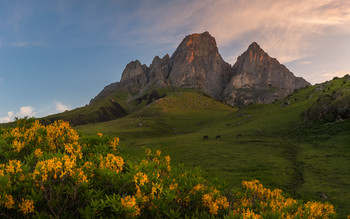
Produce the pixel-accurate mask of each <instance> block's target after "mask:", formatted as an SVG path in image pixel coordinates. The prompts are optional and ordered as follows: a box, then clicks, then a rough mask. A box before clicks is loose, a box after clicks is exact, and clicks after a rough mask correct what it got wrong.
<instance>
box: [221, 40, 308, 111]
mask: <svg viewBox="0 0 350 219" xmlns="http://www.w3.org/2000/svg"><path fill="white" fill-rule="evenodd" d="M232 71H233V77H232V78H231V80H230V82H229V83H228V84H227V86H226V88H225V90H224V93H223V99H224V101H225V102H227V103H228V104H230V105H247V104H250V103H271V102H273V101H274V100H275V99H279V98H281V97H284V96H287V95H288V94H290V93H292V92H293V91H294V90H295V89H299V88H302V87H305V86H307V85H310V84H309V83H308V82H307V81H306V80H304V79H303V78H298V77H295V76H294V74H293V73H292V72H290V71H289V70H288V69H287V68H286V67H285V66H284V65H282V64H280V63H279V62H278V61H277V59H274V58H271V57H270V56H269V55H268V54H267V53H265V52H264V50H262V49H261V48H260V46H259V45H258V44H257V43H255V42H254V43H252V44H251V45H250V46H249V48H248V50H247V51H245V52H244V53H243V54H242V55H241V56H239V57H238V58H237V62H236V63H235V64H234V65H233V67H232Z"/></svg>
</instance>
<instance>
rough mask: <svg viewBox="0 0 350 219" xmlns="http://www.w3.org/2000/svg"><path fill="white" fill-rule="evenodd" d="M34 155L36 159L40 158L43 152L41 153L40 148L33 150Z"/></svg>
mask: <svg viewBox="0 0 350 219" xmlns="http://www.w3.org/2000/svg"><path fill="white" fill-rule="evenodd" d="M34 155H35V156H36V157H41V156H42V155H43V151H42V150H41V149H40V148H38V149H35V151H34Z"/></svg>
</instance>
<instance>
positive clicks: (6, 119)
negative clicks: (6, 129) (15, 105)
mask: <svg viewBox="0 0 350 219" xmlns="http://www.w3.org/2000/svg"><path fill="white" fill-rule="evenodd" d="M13 119H14V116H13V112H12V111H10V112H8V113H7V116H5V117H1V118H0V123H6V122H11V121H13Z"/></svg>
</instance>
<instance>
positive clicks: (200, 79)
mask: <svg viewBox="0 0 350 219" xmlns="http://www.w3.org/2000/svg"><path fill="white" fill-rule="evenodd" d="M170 66H171V71H170V74H169V84H171V85H172V86H175V87H191V88H198V89H200V90H202V91H204V92H206V93H208V94H209V95H211V96H212V97H214V98H218V99H220V98H221V95H222V91H223V87H224V86H225V85H226V83H227V81H228V79H229V78H230V73H231V72H230V67H231V66H230V65H229V64H228V63H226V62H225V61H224V60H223V59H222V58H221V55H220V54H219V51H218V48H217V45H216V41H215V39H214V38H213V37H212V36H210V34H209V33H208V32H204V33H202V34H192V35H189V36H187V37H186V38H185V39H184V40H183V41H182V42H181V44H180V45H179V47H178V48H177V49H176V51H175V52H174V54H173V55H172V56H171V62H170Z"/></svg>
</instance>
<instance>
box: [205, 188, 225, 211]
mask: <svg viewBox="0 0 350 219" xmlns="http://www.w3.org/2000/svg"><path fill="white" fill-rule="evenodd" d="M202 201H203V204H204V206H206V207H208V208H209V213H210V214H212V215H217V213H218V210H219V209H227V208H228V207H229V206H230V204H229V202H228V201H227V198H226V197H225V196H220V193H219V192H218V191H217V190H216V189H214V191H213V192H210V193H209V194H204V195H203V197H202Z"/></svg>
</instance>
